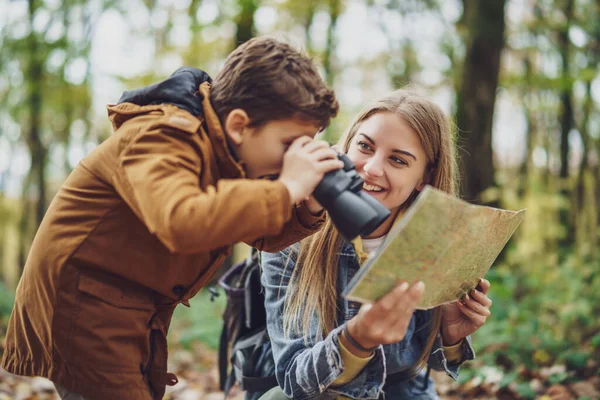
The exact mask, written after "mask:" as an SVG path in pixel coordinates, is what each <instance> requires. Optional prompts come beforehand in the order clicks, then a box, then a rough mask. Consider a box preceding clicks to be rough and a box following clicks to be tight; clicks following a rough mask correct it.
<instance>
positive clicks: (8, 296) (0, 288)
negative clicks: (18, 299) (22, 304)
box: [0, 281, 15, 319]
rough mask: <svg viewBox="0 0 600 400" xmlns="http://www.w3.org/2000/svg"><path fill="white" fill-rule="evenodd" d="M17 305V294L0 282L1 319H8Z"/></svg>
mask: <svg viewBox="0 0 600 400" xmlns="http://www.w3.org/2000/svg"><path fill="white" fill-rule="evenodd" d="M14 304H15V294H14V293H13V291H12V290H10V289H8V288H7V287H6V285H5V284H4V282H2V281H0V318H2V319H5V318H7V317H8V316H9V315H10V313H11V311H12V309H13V306H14Z"/></svg>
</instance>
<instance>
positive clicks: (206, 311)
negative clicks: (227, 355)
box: [169, 289, 226, 350]
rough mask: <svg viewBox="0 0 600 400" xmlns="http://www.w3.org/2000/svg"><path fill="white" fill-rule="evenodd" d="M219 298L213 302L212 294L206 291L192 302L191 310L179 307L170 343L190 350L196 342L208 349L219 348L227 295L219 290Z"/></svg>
mask: <svg viewBox="0 0 600 400" xmlns="http://www.w3.org/2000/svg"><path fill="white" fill-rule="evenodd" d="M218 292H219V296H218V297H215V298H214V301H211V293H210V292H209V291H208V290H206V289H204V290H201V291H200V293H198V294H197V295H196V297H194V298H193V299H192V300H190V308H187V307H183V306H179V307H177V308H176V309H175V313H174V314H173V322H172V324H171V329H170V331H169V332H170V333H169V342H170V343H178V344H181V345H183V346H184V347H187V348H189V347H190V345H191V344H192V343H193V342H194V341H200V342H202V343H204V344H205V345H206V346H207V347H209V348H211V349H214V350H217V349H218V348H219V335H220V334H221V327H222V319H221V315H222V314H223V310H224V309H225V300H226V299H225V293H224V292H223V291H222V290H219V291H218Z"/></svg>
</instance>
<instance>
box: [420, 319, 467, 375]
mask: <svg viewBox="0 0 600 400" xmlns="http://www.w3.org/2000/svg"><path fill="white" fill-rule="evenodd" d="M416 315H417V320H418V321H419V322H418V324H419V325H420V326H427V325H429V324H430V323H431V317H432V315H433V310H427V311H417V312H416ZM430 331H431V330H430V329H418V330H417V335H418V336H419V338H418V340H419V341H420V342H421V345H422V346H424V344H425V342H426V340H427V337H428V336H429V332H430ZM458 351H459V352H460V358H459V360H458V362H452V361H450V360H449V359H448V358H447V357H446V354H445V350H444V346H443V343H442V335H441V333H439V332H438V333H437V335H436V337H435V341H434V343H433V347H432V349H431V354H430V356H429V359H428V361H427V364H428V365H429V367H430V368H431V369H433V370H436V371H442V372H445V373H446V374H447V375H448V376H450V377H451V378H452V379H454V380H456V379H458V374H459V371H460V367H461V366H462V364H464V363H465V362H466V361H470V360H473V359H474V358H475V351H474V350H473V347H472V346H471V336H467V337H466V338H465V339H464V340H463V341H462V343H461V346H460V349H458Z"/></svg>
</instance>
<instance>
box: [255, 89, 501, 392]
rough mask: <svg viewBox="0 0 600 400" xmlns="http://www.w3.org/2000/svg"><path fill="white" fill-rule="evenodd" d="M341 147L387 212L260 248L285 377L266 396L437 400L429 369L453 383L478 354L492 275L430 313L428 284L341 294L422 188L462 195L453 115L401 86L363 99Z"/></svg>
mask: <svg viewBox="0 0 600 400" xmlns="http://www.w3.org/2000/svg"><path fill="white" fill-rule="evenodd" d="M340 147H341V149H342V150H343V152H344V153H346V154H347V155H348V157H349V158H350V159H351V160H352V161H353V162H354V164H355V165H356V170H357V172H358V173H359V174H360V175H361V177H362V178H363V179H364V181H365V184H364V187H363V190H365V191H366V192H367V193H369V194H370V195H372V196H373V197H375V198H376V199H377V200H379V201H380V202H381V203H382V204H384V205H385V206H386V207H388V208H389V209H390V211H391V216H390V218H388V220H386V221H385V222H384V223H383V224H382V225H381V226H380V227H379V228H377V229H376V230H375V231H374V232H373V233H371V234H370V235H369V236H368V237H364V238H359V240H356V241H354V242H353V243H345V242H344V241H343V240H342V238H341V237H340V235H339V234H338V232H337V231H336V229H335V227H334V226H333V224H332V223H331V221H328V222H327V223H326V225H325V227H324V228H323V229H322V230H321V231H320V232H318V233H317V234H315V235H313V236H312V237H310V238H307V239H305V240H304V241H303V242H301V243H300V245H299V246H298V245H296V246H292V247H290V248H288V249H286V250H284V251H282V252H280V253H277V254H270V253H262V267H263V272H262V284H263V286H264V289H265V306H266V310H267V329H268V332H269V336H270V339H271V347H272V349H269V351H270V350H272V353H273V357H274V360H275V369H276V370H275V374H276V377H277V381H278V383H279V387H278V388H274V389H273V390H271V391H269V392H268V393H267V394H266V395H264V396H263V398H270V399H272V398H285V397H288V398H294V399H313V398H319V399H321V398H323V399H338V398H360V399H376V398H380V397H383V396H384V394H385V398H386V399H396V398H397V399H406V398H411V399H437V394H436V392H435V388H434V384H433V381H432V380H431V379H430V378H429V367H431V368H433V369H436V370H441V371H446V373H447V374H449V375H450V376H451V377H453V378H455V379H456V378H457V376H458V370H459V367H460V365H461V364H462V363H463V362H464V361H467V360H471V359H473V358H474V352H473V349H472V348H471V345H470V338H469V335H470V334H471V333H473V332H474V331H475V330H477V329H478V328H479V327H481V326H482V325H483V324H484V323H485V321H486V319H487V317H488V316H489V315H490V311H489V309H490V306H491V300H490V299H489V298H488V297H487V291H488V289H489V286H490V285H489V282H488V281H486V280H481V281H480V282H479V283H478V287H477V289H475V290H473V291H472V292H471V293H469V294H468V295H466V296H465V297H464V298H463V299H461V300H460V301H458V302H454V303H451V304H446V305H443V306H441V307H438V308H436V309H434V310H427V311H420V310H417V311H416V310H415V307H416V305H417V303H418V301H419V299H420V298H421V296H422V294H423V292H424V285H423V283H422V282H418V283H415V284H413V285H412V286H411V285H409V283H407V282H400V283H399V284H398V286H396V287H395V288H394V289H393V290H392V291H391V292H390V293H388V294H387V295H386V296H384V297H383V298H381V299H380V300H379V301H378V302H376V303H374V304H368V305H363V306H362V307H360V304H359V303H355V302H352V301H348V300H346V299H345V298H344V297H342V296H341V293H342V291H343V290H344V289H345V288H346V286H347V285H348V283H349V282H350V280H351V278H352V276H353V275H354V274H355V273H356V271H357V270H358V269H359V268H360V262H362V261H364V260H365V259H366V257H367V256H368V253H369V252H371V251H373V250H375V249H376V248H377V247H378V246H379V245H380V244H381V243H382V242H383V241H384V239H385V237H386V235H387V233H388V232H389V230H390V228H391V227H392V225H393V223H394V222H395V221H396V220H397V219H398V218H399V217H400V216H401V215H402V213H403V212H404V210H406V209H407V208H408V207H409V206H410V205H411V204H412V202H413V201H414V200H415V198H416V197H417V195H418V194H419V192H420V191H421V190H422V189H423V188H424V186H425V185H426V184H430V185H432V186H434V187H436V188H438V189H440V190H443V191H445V192H447V193H450V194H455V188H456V182H455V170H456V169H455V163H456V162H455V155H454V150H453V148H454V146H453V141H452V134H451V131H450V126H449V123H448V119H447V117H446V116H445V115H444V113H443V112H442V111H441V110H440V109H439V107H437V106H436V105H434V104H433V103H432V102H430V101H428V100H427V99H425V98H423V97H421V96H419V95H417V94H416V93H414V92H412V91H410V90H398V91H395V92H393V93H392V94H391V95H389V96H386V97H384V98H381V99H379V100H378V101H376V102H374V103H373V104H371V105H369V106H367V107H366V108H365V109H364V110H363V111H362V112H361V113H360V114H359V115H358V117H357V118H356V120H355V121H354V122H353V123H352V125H351V127H350V129H349V131H348V132H347V134H346V135H345V136H344V137H343V138H342V140H341V142H340ZM431 229H435V226H432V227H431ZM359 308H360V309H359ZM425 366H427V368H424V367H425ZM282 395H284V396H283V397H282ZM257 397H258V396H257Z"/></svg>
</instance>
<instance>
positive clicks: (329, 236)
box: [283, 88, 457, 375]
mask: <svg viewBox="0 0 600 400" xmlns="http://www.w3.org/2000/svg"><path fill="white" fill-rule="evenodd" d="M382 112H390V113H393V114H395V115H397V116H398V117H400V118H402V119H403V120H404V121H405V122H406V123H407V124H408V125H409V126H410V127H411V128H412V130H413V131H414V132H415V133H416V134H417V135H418V136H419V139H420V141H421V144H422V146H423V148H424V150H425V154H426V157H427V166H426V173H427V172H428V175H426V176H429V179H430V181H429V182H428V183H429V184H431V185H432V186H434V187H436V188H438V189H440V190H442V191H444V192H446V193H450V194H452V195H455V194H456V193H455V191H456V187H457V176H456V158H455V152H454V137H453V136H454V135H453V133H454V130H453V129H451V124H450V121H449V119H448V118H447V116H446V115H445V114H444V112H443V111H442V110H441V109H440V108H439V107H438V106H437V105H435V104H434V103H432V102H431V101H429V100H427V99H426V98H424V97H422V96H421V95H419V94H418V93H417V92H416V91H415V90H414V89H413V88H410V89H407V88H404V89H399V90H396V91H394V92H392V93H390V94H389V95H387V96H385V97H382V98H380V99H378V100H376V101H375V102H373V103H372V104H369V105H367V106H366V107H365V108H363V110H362V111H361V112H360V113H359V114H358V116H357V117H356V118H355V119H354V121H353V122H352V123H351V125H350V128H349V129H348V131H347V132H346V134H345V135H344V136H343V137H342V138H341V139H340V142H339V143H340V144H341V147H342V149H343V151H344V153H347V152H348V149H349V147H350V144H351V142H352V139H353V138H354V136H355V135H356V133H357V131H358V129H359V127H360V125H361V123H362V122H364V121H365V120H367V119H368V118H370V117H372V116H373V115H375V114H378V113H382ZM416 194H417V193H413V195H411V196H410V197H409V199H408V200H407V201H406V202H405V203H404V204H403V205H402V207H401V208H402V209H406V208H407V207H409V206H410V205H411V204H412V202H413V201H414V199H415V198H416ZM342 244H343V242H342V238H341V236H340V235H339V233H338V231H337V230H336V229H335V227H334V225H333V224H332V222H331V220H330V219H328V220H327V221H326V222H325V226H324V227H323V229H321V230H320V231H319V232H317V233H316V234H314V235H313V236H311V237H309V238H307V239H305V240H303V241H302V242H301V244H300V249H299V251H298V255H297V257H296V258H297V264H296V267H295V268H294V271H293V273H292V277H291V282H290V289H291V290H290V291H288V295H287V296H286V299H285V309H284V321H283V325H284V333H285V334H286V335H288V336H289V334H290V332H291V331H294V332H298V333H300V332H301V333H302V335H303V336H304V337H305V340H307V339H308V335H309V334H310V333H309V332H310V331H311V329H312V328H313V327H312V326H311V324H312V323H313V318H314V315H315V314H316V316H317V321H316V324H317V326H316V328H317V329H316V332H317V337H318V335H319V334H323V335H324V336H326V335H327V334H328V333H329V332H331V331H332V330H333V329H334V328H335V321H336V311H337V306H336V304H337V291H336V288H337V278H338V268H337V265H338V261H339V253H340V251H341V248H342ZM292 292H293V293H292ZM299 315H301V316H302V317H301V318H298V316H299ZM440 323H441V309H439V308H437V309H435V311H434V315H433V320H432V328H431V331H430V334H429V337H428V340H427V341H426V343H425V347H424V349H423V352H422V354H421V357H420V358H419V361H418V362H417V363H416V365H415V366H413V367H412V368H413V369H414V371H412V372H413V374H414V375H416V374H417V373H418V372H419V371H420V370H421V369H422V368H423V366H424V365H425V364H426V362H427V359H428V358H429V354H430V352H431V349H432V347H433V343H434V341H435V338H436V335H437V333H438V331H439V329H440ZM317 337H315V338H314V339H315V340H317Z"/></svg>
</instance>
